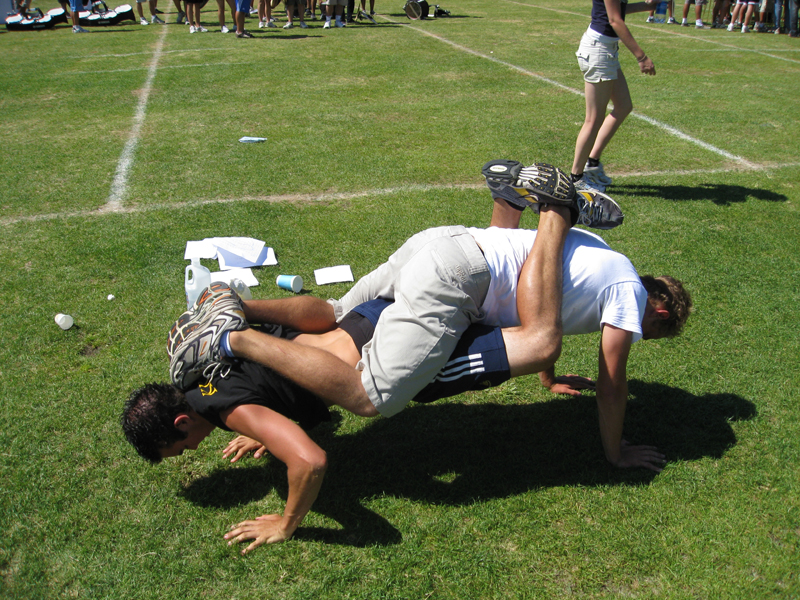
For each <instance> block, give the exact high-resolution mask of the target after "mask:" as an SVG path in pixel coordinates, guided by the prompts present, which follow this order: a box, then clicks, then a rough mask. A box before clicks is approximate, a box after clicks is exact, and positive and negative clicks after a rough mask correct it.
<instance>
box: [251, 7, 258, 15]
mask: <svg viewBox="0 0 800 600" xmlns="http://www.w3.org/2000/svg"><path fill="white" fill-rule="evenodd" d="M250 16H251V17H252V16H256V17H257V16H258V9H257V8H252V7H250Z"/></svg>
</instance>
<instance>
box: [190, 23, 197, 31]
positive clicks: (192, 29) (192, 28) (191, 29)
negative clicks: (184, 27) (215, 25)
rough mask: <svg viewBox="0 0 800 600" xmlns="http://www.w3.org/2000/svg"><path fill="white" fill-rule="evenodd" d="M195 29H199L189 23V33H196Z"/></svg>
mask: <svg viewBox="0 0 800 600" xmlns="http://www.w3.org/2000/svg"><path fill="white" fill-rule="evenodd" d="M195 31H197V30H196V29H195V28H194V25H189V33H194V32H195Z"/></svg>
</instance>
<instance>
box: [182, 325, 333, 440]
mask: <svg viewBox="0 0 800 600" xmlns="http://www.w3.org/2000/svg"><path fill="white" fill-rule="evenodd" d="M262 331H264V332H265V333H269V334H270V335H275V336H277V337H284V338H288V339H291V338H293V337H295V336H296V335H297V333H296V332H292V331H289V330H286V329H284V328H281V327H278V326H269V327H263V328H262ZM186 400H187V402H188V403H189V406H191V407H192V409H193V410H195V411H196V412H197V413H198V414H199V415H200V416H202V417H203V418H204V419H206V420H207V421H209V422H210V423H212V424H214V425H216V426H217V427H219V428H221V429H224V430H226V431H231V430H230V429H229V428H228V427H226V426H225V423H223V422H222V419H220V416H219V414H220V413H221V412H223V411H225V410H227V409H229V408H232V407H234V406H239V405H241V404H256V405H259V406H266V407H267V408H269V409H272V410H274V411H275V412H277V413H279V414H281V415H283V416H284V417H286V418H288V419H291V420H292V421H296V422H297V423H298V424H299V425H300V426H301V427H302V428H303V429H311V428H312V427H314V426H316V425H318V424H319V423H321V422H322V421H330V420H331V414H330V412H329V411H328V407H327V406H325V403H324V402H323V401H322V400H321V399H320V398H318V397H317V396H315V395H314V394H312V393H311V392H309V391H307V390H305V389H303V388H301V387H300V386H298V385H296V384H294V383H292V382H291V381H289V380H288V379H285V378H283V377H281V376H280V375H278V374H277V373H275V372H274V371H273V370H271V369H268V368H267V367H264V366H262V365H259V364H257V363H253V362H250V361H247V360H239V361H236V362H235V363H234V364H232V365H231V370H230V373H228V375H227V376H226V377H220V376H219V375H218V376H217V377H215V378H214V379H213V381H210V382H207V383H204V384H201V385H199V386H197V387H193V388H192V389H190V390H189V391H188V392H186Z"/></svg>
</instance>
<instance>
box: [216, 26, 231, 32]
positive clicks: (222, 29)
mask: <svg viewBox="0 0 800 600" xmlns="http://www.w3.org/2000/svg"><path fill="white" fill-rule="evenodd" d="M219 31H220V33H230V31H231V30H230V29H228V28H227V27H225V25H223V26H222V27H220V28H219Z"/></svg>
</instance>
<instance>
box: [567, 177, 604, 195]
mask: <svg viewBox="0 0 800 600" xmlns="http://www.w3.org/2000/svg"><path fill="white" fill-rule="evenodd" d="M572 184H573V185H574V186H575V190H576V191H578V192H605V191H606V186H604V185H603V184H602V183H598V182H597V181H595V180H594V179H590V178H588V177H586V173H584V174H583V177H581V178H580V179H578V181H573V182H572Z"/></svg>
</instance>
